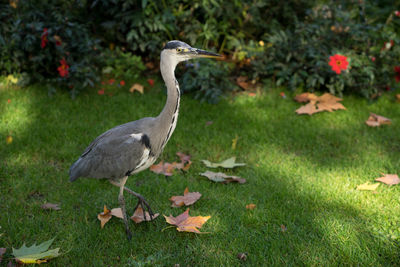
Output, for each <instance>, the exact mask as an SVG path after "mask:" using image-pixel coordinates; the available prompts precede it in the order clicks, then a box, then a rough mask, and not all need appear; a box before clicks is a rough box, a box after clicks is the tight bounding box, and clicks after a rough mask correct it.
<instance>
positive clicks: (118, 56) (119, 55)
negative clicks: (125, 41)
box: [101, 47, 146, 80]
mask: <svg viewBox="0 0 400 267" xmlns="http://www.w3.org/2000/svg"><path fill="white" fill-rule="evenodd" d="M101 58H102V60H103V62H102V66H104V67H103V68H102V73H103V74H107V75H110V76H111V77H113V78H115V79H122V80H137V79H138V78H139V75H140V74H141V72H142V71H143V70H145V69H146V67H145V66H144V64H143V62H142V58H141V57H139V56H136V55H133V54H132V53H130V52H123V51H122V50H121V49H120V48H119V47H117V48H116V49H115V50H114V49H113V50H109V49H105V51H104V53H103V54H102V55H101Z"/></svg>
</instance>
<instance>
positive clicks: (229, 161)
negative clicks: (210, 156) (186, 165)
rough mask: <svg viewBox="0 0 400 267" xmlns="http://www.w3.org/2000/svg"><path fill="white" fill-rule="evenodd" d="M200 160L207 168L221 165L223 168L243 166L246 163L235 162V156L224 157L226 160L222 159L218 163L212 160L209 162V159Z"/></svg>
mask: <svg viewBox="0 0 400 267" xmlns="http://www.w3.org/2000/svg"><path fill="white" fill-rule="evenodd" d="M202 162H203V163H204V165H206V167H208V168H218V167H222V168H225V169H232V168H235V167H239V166H245V165H246V163H236V158H235V157H231V158H229V159H226V160H224V161H222V162H219V163H213V162H210V161H208V160H205V159H203V160H202Z"/></svg>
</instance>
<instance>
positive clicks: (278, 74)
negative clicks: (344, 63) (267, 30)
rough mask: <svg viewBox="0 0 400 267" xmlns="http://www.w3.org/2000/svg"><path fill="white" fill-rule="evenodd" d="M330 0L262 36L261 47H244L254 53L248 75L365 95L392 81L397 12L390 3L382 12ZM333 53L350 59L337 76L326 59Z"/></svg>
mask: <svg viewBox="0 0 400 267" xmlns="http://www.w3.org/2000/svg"><path fill="white" fill-rule="evenodd" d="M333 2H334V1H333ZM333 2H332V5H329V6H327V5H319V6H316V7H315V8H314V9H312V10H310V11H309V15H308V16H307V19H306V20H305V21H299V22H298V23H297V24H296V27H295V30H294V31H292V30H284V29H281V30H277V31H275V32H274V33H272V34H266V35H265V36H264V38H263V41H264V43H265V45H264V46H263V47H261V48H260V45H259V44H254V43H253V44H252V45H251V46H249V47H247V50H248V56H253V57H254V60H252V69H251V70H252V73H253V75H254V76H255V77H272V78H273V79H274V80H275V82H276V84H277V85H285V86H288V87H290V88H291V89H292V90H295V89H297V88H302V89H304V90H307V91H310V90H311V91H313V90H322V91H326V90H328V91H330V92H331V93H334V94H342V93H343V91H345V90H346V91H348V92H356V93H359V94H361V95H363V96H365V97H374V96H376V94H377V93H378V90H379V89H386V88H388V87H389V86H390V84H393V83H394V75H395V72H394V67H395V66H396V65H400V64H399V60H400V38H399V29H400V17H397V16H394V14H393V9H392V8H389V9H387V10H386V13H384V14H385V15H386V17H382V15H383V14H382V9H378V8H377V7H376V6H373V5H372V4H371V3H372V2H370V1H368V2H365V4H358V5H357V4H351V3H349V4H348V5H334V4H333ZM365 5H366V6H365ZM366 9H367V10H370V12H371V13H370V14H368V13H366ZM376 10H379V16H378V15H377V14H376ZM382 18H383V19H382ZM385 43H386V44H387V45H388V46H387V47H386V48H385ZM389 44H390V45H389ZM257 45H258V48H257ZM260 49H261V52H260ZM335 54H341V55H344V56H346V57H347V58H348V61H349V63H350V64H349V69H348V70H346V71H345V72H342V73H341V74H340V75H338V74H336V73H335V72H333V71H332V69H331V67H330V66H329V64H328V62H329V57H330V56H333V55H335Z"/></svg>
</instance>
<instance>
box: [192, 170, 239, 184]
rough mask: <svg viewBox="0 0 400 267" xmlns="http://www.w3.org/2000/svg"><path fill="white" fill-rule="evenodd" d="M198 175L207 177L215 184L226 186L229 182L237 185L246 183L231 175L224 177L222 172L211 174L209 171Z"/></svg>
mask: <svg viewBox="0 0 400 267" xmlns="http://www.w3.org/2000/svg"><path fill="white" fill-rule="evenodd" d="M200 175H202V176H205V177H207V178H208V179H210V180H211V181H213V182H217V183H224V184H228V183H230V182H238V183H239V184H244V183H245V182H246V179H244V178H241V177H238V176H233V175H226V174H225V173H222V172H211V171H206V172H203V173H200Z"/></svg>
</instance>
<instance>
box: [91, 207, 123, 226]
mask: <svg viewBox="0 0 400 267" xmlns="http://www.w3.org/2000/svg"><path fill="white" fill-rule="evenodd" d="M112 216H114V217H118V218H121V219H123V218H124V217H123V215H122V210H121V208H114V209H111V210H109V209H107V206H106V205H104V209H103V212H101V213H99V214H98V215H97V219H99V220H100V226H101V228H103V227H104V225H105V224H106V223H107V222H108V221H109V220H110V219H111V217H112Z"/></svg>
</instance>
